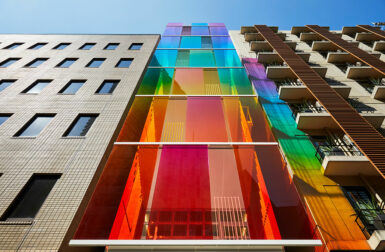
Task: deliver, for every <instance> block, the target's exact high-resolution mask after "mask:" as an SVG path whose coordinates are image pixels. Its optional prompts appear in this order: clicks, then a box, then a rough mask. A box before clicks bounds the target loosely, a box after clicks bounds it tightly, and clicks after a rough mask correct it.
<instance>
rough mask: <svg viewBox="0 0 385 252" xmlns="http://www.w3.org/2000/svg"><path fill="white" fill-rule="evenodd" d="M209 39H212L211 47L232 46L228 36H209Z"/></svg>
mask: <svg viewBox="0 0 385 252" xmlns="http://www.w3.org/2000/svg"><path fill="white" fill-rule="evenodd" d="M211 40H212V41H213V42H212V43H213V48H234V45H233V42H232V41H231V39H230V37H227V36H223V37H211Z"/></svg>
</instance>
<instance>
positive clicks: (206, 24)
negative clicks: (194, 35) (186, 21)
mask: <svg viewBox="0 0 385 252" xmlns="http://www.w3.org/2000/svg"><path fill="white" fill-rule="evenodd" d="M191 25H192V26H194V25H203V26H208V25H209V24H208V23H192V24H191Z"/></svg>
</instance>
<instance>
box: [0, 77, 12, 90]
mask: <svg viewBox="0 0 385 252" xmlns="http://www.w3.org/2000/svg"><path fill="white" fill-rule="evenodd" d="M14 82H15V80H2V81H0V92H1V91H3V90H4V89H6V88H7V87H9V86H10V85H12V83H14Z"/></svg>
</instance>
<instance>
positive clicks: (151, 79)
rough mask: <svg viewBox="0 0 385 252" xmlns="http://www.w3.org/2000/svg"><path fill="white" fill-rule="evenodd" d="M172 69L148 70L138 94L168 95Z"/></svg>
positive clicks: (172, 73)
mask: <svg viewBox="0 0 385 252" xmlns="http://www.w3.org/2000/svg"><path fill="white" fill-rule="evenodd" d="M173 75H174V69H171V68H149V69H147V72H146V74H145V75H144V78H143V81H142V83H141V84H140V87H139V90H138V94H156V95H164V94H170V88H171V82H172V77H173Z"/></svg>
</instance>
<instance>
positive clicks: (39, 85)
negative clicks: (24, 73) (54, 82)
mask: <svg viewBox="0 0 385 252" xmlns="http://www.w3.org/2000/svg"><path fill="white" fill-rule="evenodd" d="M50 82H51V81H45V80H41V81H36V82H35V83H34V84H32V85H31V86H29V87H28V88H27V89H26V90H24V91H23V93H27V94H38V93H40V92H41V91H42V90H43V89H44V88H45V87H46V86H47V85H48V84H49V83H50Z"/></svg>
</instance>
